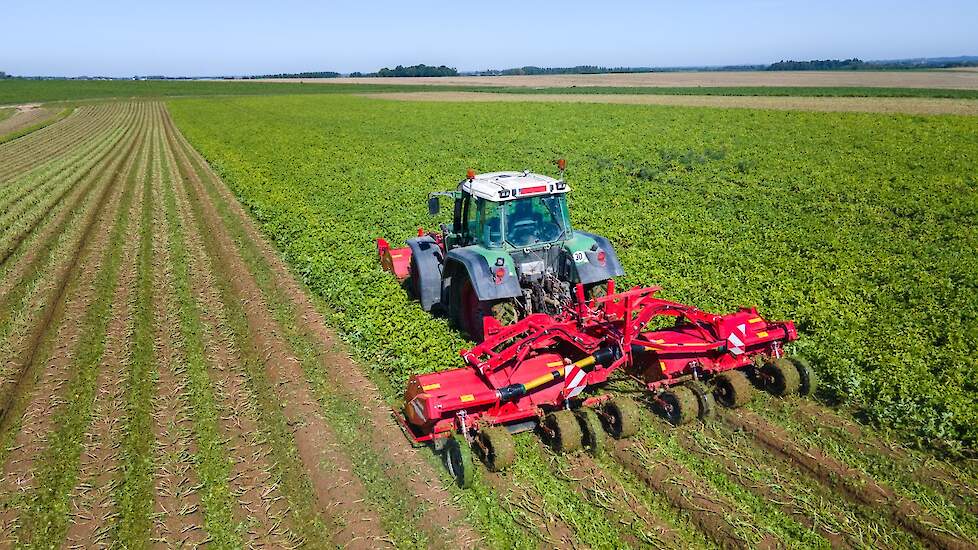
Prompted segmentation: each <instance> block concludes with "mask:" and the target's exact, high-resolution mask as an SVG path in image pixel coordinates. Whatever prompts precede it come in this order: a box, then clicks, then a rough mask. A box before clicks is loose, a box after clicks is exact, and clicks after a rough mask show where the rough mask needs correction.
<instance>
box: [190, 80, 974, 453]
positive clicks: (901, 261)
mask: <svg viewBox="0 0 978 550" xmlns="http://www.w3.org/2000/svg"><path fill="white" fill-rule="evenodd" d="M171 110H172V112H173V114H174V116H175V117H176V119H177V121H178V123H179V125H180V126H181V128H182V129H183V130H184V132H185V133H186V135H187V136H188V138H189V139H190V140H191V141H192V142H193V143H194V144H195V145H196V146H197V147H198V149H200V150H201V151H203V153H204V154H205V156H206V157H207V158H208V160H209V161H210V162H211V163H212V164H213V165H214V166H215V167H216V168H217V169H218V170H219V171H220V172H221V174H222V175H223V176H224V177H225V178H226V181H228V183H229V184H230V185H231V186H232V188H233V189H234V190H235V192H236V193H237V194H238V195H239V196H240V197H241V199H242V201H243V202H244V203H245V204H246V205H247V206H248V207H250V209H251V210H252V212H253V213H254V215H255V216H256V218H257V219H258V221H259V222H260V223H261V225H262V227H263V229H264V231H265V232H266V233H267V234H268V235H269V236H270V237H271V238H272V239H273V240H274V241H275V243H276V245H277V246H278V248H279V249H280V250H281V251H282V252H283V254H284V255H285V257H286V259H287V260H288V262H290V263H291V265H292V266H293V268H294V269H295V271H296V272H297V273H299V274H301V275H302V276H303V277H304V278H305V280H306V282H307V283H308V284H309V286H310V287H311V288H312V289H313V290H314V291H315V292H316V293H318V294H319V295H321V296H322V297H323V298H324V299H325V301H326V302H327V303H329V304H330V305H331V306H332V307H333V308H334V309H333V311H332V314H331V315H330V318H329V320H330V322H331V323H332V324H333V325H334V326H335V327H336V328H338V329H339V330H340V332H341V333H342V334H343V335H344V337H345V338H346V339H347V340H348V341H349V342H350V343H351V344H352V346H353V347H354V349H355V350H356V351H357V353H358V354H359V355H360V357H361V359H363V360H365V361H366V362H368V363H370V364H371V366H372V367H373V368H374V369H375V370H376V371H377V373H379V374H381V375H382V376H384V377H386V378H387V379H389V380H390V381H391V382H392V385H393V386H394V387H395V388H399V387H403V382H404V381H405V379H406V377H407V376H408V375H410V374H413V373H420V372H425V371H430V370H432V369H443V368H449V367H454V366H458V365H459V364H460V361H459V359H458V356H457V350H458V349H459V348H460V347H462V346H463V345H464V342H463V341H462V340H461V338H460V337H459V336H458V334H457V333H456V332H454V331H453V330H451V329H450V328H449V327H448V325H447V324H446V323H445V321H444V320H442V319H432V318H431V317H430V316H429V315H428V314H426V313H425V312H423V311H422V310H421V308H420V307H419V306H418V305H417V304H416V303H414V302H411V301H410V300H408V298H407V297H406V295H405V293H404V292H403V290H402V289H401V288H400V287H399V286H398V284H397V283H396V282H395V281H394V280H393V278H392V277H390V276H389V275H388V274H387V273H384V272H383V271H381V270H380V268H379V266H378V264H377V261H376V255H375V253H374V250H375V248H374V242H373V239H374V238H376V237H378V236H385V237H387V238H388V239H389V240H391V242H401V241H403V240H404V239H406V238H408V237H410V236H411V235H412V234H413V233H414V231H415V230H416V228H417V226H418V225H420V224H424V225H426V226H428V227H433V226H435V222H437V221H443V220H441V219H439V220H434V221H432V220H429V219H428V217H427V213H426V209H425V200H424V199H425V197H426V194H427V193H428V191H431V190H438V189H449V188H452V187H454V185H455V184H456V182H457V181H458V179H460V177H461V176H462V174H464V170H465V168H467V167H473V168H475V169H477V170H480V171H489V170H497V169H522V168H531V169H534V170H537V171H543V172H547V171H552V169H551V166H552V163H553V160H554V159H556V158H558V157H562V156H563V157H567V158H568V161H569V169H568V172H567V178H568V180H569V181H570V183H571V185H572V188H573V189H574V191H573V192H572V193H571V195H570V200H571V216H572V218H573V221H574V223H575V225H576V226H577V227H580V228H582V229H586V230H589V231H594V232H597V233H599V234H604V235H606V236H607V237H608V238H610V239H611V241H612V243H614V245H615V246H616V248H617V250H618V253H619V255H620V257H621V259H622V261H623V263H624V265H625V269H626V272H627V273H628V276H627V277H625V279H624V280H623V281H621V283H622V284H623V285H632V284H643V285H650V284H657V285H661V286H662V287H663V288H664V289H665V290H664V291H663V295H664V296H665V297H668V298H672V299H676V300H679V301H683V302H688V303H691V304H694V305H697V306H700V307H703V308H704V309H708V310H716V311H728V310H731V309H733V308H735V307H736V306H738V305H741V304H756V305H758V306H759V307H760V309H761V311H762V313H763V314H764V315H766V316H768V317H770V318H773V319H779V318H780V319H794V320H796V321H797V324H798V327H799V329H800V332H801V335H802V337H801V340H800V342H799V344H798V346H797V347H798V350H799V351H802V352H804V353H805V354H807V355H808V356H809V357H810V358H811V359H812V360H813V362H814V364H815V366H816V368H817V370H818V373H819V375H820V377H821V378H822V379H823V381H824V388H825V391H826V392H827V393H826V396H828V397H832V398H835V399H839V400H844V401H848V402H850V403H852V404H854V405H857V406H859V407H861V408H862V410H863V411H864V412H865V414H866V415H867V416H868V417H869V418H870V419H871V420H874V421H875V422H877V423H879V424H882V425H885V426H890V427H894V428H896V429H899V430H900V431H901V432H902V433H903V434H904V435H905V436H908V437H913V438H919V439H920V440H922V441H926V442H927V443H929V444H932V445H947V446H951V447H961V446H966V447H970V448H974V446H975V444H976V442H978V401H976V395H978V386H976V383H978V382H976V381H978V368H976V367H978V361H976V358H975V350H976V348H978V346H976V344H978V321H976V320H978V297H976V295H975V289H976V287H978V257H976V255H975V252H974V250H975V248H976V245H978V231H976V220H978V196H976V194H975V189H974V186H973V178H974V174H975V173H976V171H978V120H976V119H973V118H966V117H910V116H889V115H871V114H829V113H788V112H773V111H752V110H739V109H738V110H719V109H693V108H675V107H650V106H620V105H572V104H559V105H558V104H447V103H440V104H429V103H404V102H380V101H372V100H369V99H362V98H348V97H340V96H335V97H328V98H327V97H289V98H284V97H283V98H236V99H231V100H224V101H222V102H220V103H218V102H213V101H207V100H186V101H175V102H172V105H171ZM444 216H447V214H442V217H444Z"/></svg>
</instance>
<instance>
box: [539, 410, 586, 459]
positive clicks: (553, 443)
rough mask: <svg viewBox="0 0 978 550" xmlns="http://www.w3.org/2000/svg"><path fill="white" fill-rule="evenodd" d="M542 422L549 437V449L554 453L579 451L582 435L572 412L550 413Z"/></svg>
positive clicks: (578, 423)
mask: <svg viewBox="0 0 978 550" xmlns="http://www.w3.org/2000/svg"><path fill="white" fill-rule="evenodd" d="M543 421H544V425H545V426H546V428H547V432H548V435H549V437H550V447H551V448H553V450H554V451H555V452H558V453H572V452H574V451H577V450H580V449H581V446H582V444H583V440H584V434H582V433H581V424H580V422H578V421H577V418H576V417H575V416H574V413H573V412H571V411H556V412H552V413H550V414H548V415H547V416H546V418H544V420H543Z"/></svg>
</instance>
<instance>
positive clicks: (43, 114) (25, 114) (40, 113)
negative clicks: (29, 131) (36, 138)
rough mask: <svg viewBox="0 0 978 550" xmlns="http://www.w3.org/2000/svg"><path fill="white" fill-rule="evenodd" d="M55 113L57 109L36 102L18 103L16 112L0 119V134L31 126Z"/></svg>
mask: <svg viewBox="0 0 978 550" xmlns="http://www.w3.org/2000/svg"><path fill="white" fill-rule="evenodd" d="M56 114H57V111H55V110H52V109H47V108H44V107H41V106H40V105H38V104H30V105H19V106H18V107H17V112H16V113H14V114H13V115H11V116H10V117H9V118H6V119H4V120H0V136H2V135H4V134H9V133H10V132H16V131H18V130H21V129H23V128H27V127H28V126H33V125H34V124H37V123H39V122H43V121H44V120H47V119H48V118H51V117H52V116H54V115H56Z"/></svg>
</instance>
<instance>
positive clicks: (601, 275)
mask: <svg viewBox="0 0 978 550" xmlns="http://www.w3.org/2000/svg"><path fill="white" fill-rule="evenodd" d="M558 166H559V167H560V170H561V172H563V169H564V163H563V161H559V162H558ZM569 191H570V188H569V187H568V185H567V183H566V182H564V180H563V178H560V179H556V178H552V177H549V176H545V175H541V174H534V173H531V172H529V171H523V172H490V173H486V174H476V173H475V171H474V170H469V171H468V173H467V174H466V177H465V179H463V180H462V181H461V182H459V184H458V188H456V189H455V190H454V191H442V192H435V193H431V194H429V196H428V212H429V213H430V214H431V215H432V216H434V215H437V214H438V213H439V210H440V207H441V202H440V201H441V200H442V199H449V200H450V201H451V204H452V223H451V225H447V224H442V226H441V231H429V232H424V231H423V230H419V233H418V236H417V237H416V238H414V239H409V240H408V241H407V246H406V247H403V248H391V246H390V245H389V244H388V243H387V241H386V240H384V239H378V241H377V251H378V253H379V255H380V261H381V264H382V265H383V266H384V268H385V269H387V270H389V271H391V272H392V273H394V274H395V275H397V277H398V278H399V279H401V280H403V281H405V282H406V286H407V288H408V289H409V290H410V291H411V293H412V294H413V295H414V296H415V297H417V298H418V300H419V301H420V302H421V306H422V307H423V308H424V309H425V311H440V312H444V313H446V314H447V315H448V317H449V318H450V319H451V320H452V322H453V324H455V325H456V326H457V327H459V328H460V329H461V330H463V331H464V332H465V333H467V334H468V335H469V336H470V337H471V338H473V339H474V340H482V339H483V338H485V337H487V336H489V335H491V334H494V333H495V332H496V331H498V330H499V328H500V327H502V326H506V325H509V324H512V323H514V322H516V321H517V320H518V319H521V318H524V317H526V316H528V315H532V314H534V313H546V314H549V315H559V314H560V313H561V312H562V311H564V309H565V308H567V307H568V306H570V305H572V303H574V301H575V294H574V292H573V289H574V287H575V286H576V285H579V284H580V285H582V286H583V287H584V293H585V296H586V297H587V298H588V299H591V298H594V297H596V296H600V295H602V294H603V293H604V292H605V289H606V288H607V285H608V283H609V281H610V280H611V279H612V278H613V277H618V276H621V275H623V274H624V270H623V269H622V266H621V263H620V262H619V261H618V256H617V255H616V254H615V251H614V249H613V248H612V247H611V243H609V242H608V239H606V238H604V237H601V236H599V235H594V234H592V233H587V232H585V231H580V230H574V229H573V228H572V227H571V223H570V216H569V215H568V209H567V193H568V192H569ZM445 202H448V200H446V201H445Z"/></svg>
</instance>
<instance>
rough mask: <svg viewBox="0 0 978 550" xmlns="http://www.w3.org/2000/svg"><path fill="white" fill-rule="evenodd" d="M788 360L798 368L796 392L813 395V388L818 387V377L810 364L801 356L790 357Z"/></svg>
mask: <svg viewBox="0 0 978 550" xmlns="http://www.w3.org/2000/svg"><path fill="white" fill-rule="evenodd" d="M788 361H791V363H792V364H793V365H794V366H795V368H796V369H798V380H799V383H800V384H799V387H798V393H799V394H800V395H814V394H815V390H816V389H818V377H817V376H815V371H814V370H813V369H812V366H811V365H809V364H808V361H806V360H804V359H802V358H801V357H790V358H788Z"/></svg>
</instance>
